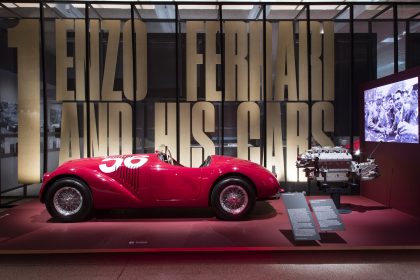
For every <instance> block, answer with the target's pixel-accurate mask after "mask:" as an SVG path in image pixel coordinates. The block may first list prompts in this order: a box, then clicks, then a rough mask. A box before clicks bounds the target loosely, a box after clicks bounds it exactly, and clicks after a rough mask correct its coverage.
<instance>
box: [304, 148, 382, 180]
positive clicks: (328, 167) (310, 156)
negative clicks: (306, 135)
mask: <svg viewBox="0 0 420 280" xmlns="http://www.w3.org/2000/svg"><path fill="white" fill-rule="evenodd" d="M296 167H297V168H304V171H305V175H306V177H308V178H309V179H311V180H317V181H320V182H346V181H349V180H353V179H360V180H372V179H375V178H376V177H378V176H379V170H378V165H377V164H376V163H375V160H374V159H368V160H367V161H366V162H362V163H359V162H356V161H354V160H353V156H352V155H351V153H350V152H349V151H348V150H347V149H346V148H343V147H313V148H312V149H310V150H308V151H306V153H303V154H301V155H299V156H298V159H297V161H296Z"/></svg>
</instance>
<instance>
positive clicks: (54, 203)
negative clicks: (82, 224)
mask: <svg viewBox="0 0 420 280" xmlns="http://www.w3.org/2000/svg"><path fill="white" fill-rule="evenodd" d="M45 205H46V207H47V210H48V212H49V213H50V215H51V216H52V217H53V218H55V219H56V220H58V221H60V222H78V221H83V220H86V219H88V217H89V216H90V215H91V213H92V209H93V201H92V194H91V192H90V190H89V188H88V187H87V186H86V184H85V183H84V182H82V181H80V180H78V179H75V178H62V179H59V180H57V181H55V182H54V183H53V184H52V185H51V187H50V188H49V189H48V191H47V193H46V196H45Z"/></svg>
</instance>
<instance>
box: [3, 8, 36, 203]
mask: <svg viewBox="0 0 420 280" xmlns="http://www.w3.org/2000/svg"><path fill="white" fill-rule="evenodd" d="M6 7H7V6H6ZM7 9H9V10H7ZM7 9H6V8H3V7H0V15H1V17H0V120H1V121H0V169H1V173H0V185H1V188H0V191H2V192H5V191H9V190H11V189H13V188H16V187H18V186H20V185H23V184H30V183H34V182H40V180H41V173H42V171H43V170H42V156H43V155H42V151H43V145H44V139H43V137H42V135H43V129H44V128H43V126H42V123H43V106H42V105H43V104H42V91H41V89H42V83H41V75H42V73H41V71H40V70H41V69H40V67H41V66H40V63H39V62H40V54H41V53H40V49H39V47H38V46H39V42H40V38H39V32H40V26H39V21H38V20H37V19H36V18H34V17H38V16H39V4H32V5H23V6H22V7H19V6H17V5H14V6H13V5H9V7H7ZM20 15H25V16H26V17H27V18H26V19H25V20H22V19H18V17H19V16H20ZM18 103H19V104H18ZM18 136H19V140H18ZM33 192H35V193H36V192H37V188H31V192H30V193H33ZM22 194H23V189H18V190H16V191H12V192H6V193H4V194H2V196H21V195H22ZM2 203H4V201H3V200H2Z"/></svg>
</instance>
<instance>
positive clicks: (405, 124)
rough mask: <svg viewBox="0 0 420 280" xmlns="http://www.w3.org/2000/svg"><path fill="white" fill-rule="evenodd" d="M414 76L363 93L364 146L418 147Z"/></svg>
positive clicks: (416, 78) (417, 106)
mask: <svg viewBox="0 0 420 280" xmlns="http://www.w3.org/2000/svg"><path fill="white" fill-rule="evenodd" d="M418 83H419V79H418V76H416V77H412V78H405V79H401V80H399V81H395V82H392V83H387V84H384V85H381V86H376V87H372V88H367V89H365V90H364V126H365V127H364V129H365V131H364V132H365V133H364V134H365V139H364V140H365V141H367V142H395V143H419V117H418V112H419V103H418Z"/></svg>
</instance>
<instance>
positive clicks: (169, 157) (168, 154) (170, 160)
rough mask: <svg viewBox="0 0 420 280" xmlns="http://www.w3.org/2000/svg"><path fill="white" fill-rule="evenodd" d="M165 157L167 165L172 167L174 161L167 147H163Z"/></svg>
mask: <svg viewBox="0 0 420 280" xmlns="http://www.w3.org/2000/svg"><path fill="white" fill-rule="evenodd" d="M165 157H166V162H167V163H169V164H170V165H174V159H173V158H172V154H171V151H170V150H169V148H168V146H165Z"/></svg>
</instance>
